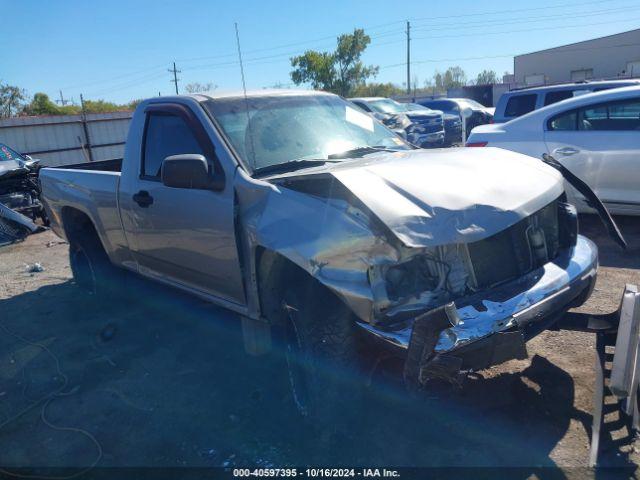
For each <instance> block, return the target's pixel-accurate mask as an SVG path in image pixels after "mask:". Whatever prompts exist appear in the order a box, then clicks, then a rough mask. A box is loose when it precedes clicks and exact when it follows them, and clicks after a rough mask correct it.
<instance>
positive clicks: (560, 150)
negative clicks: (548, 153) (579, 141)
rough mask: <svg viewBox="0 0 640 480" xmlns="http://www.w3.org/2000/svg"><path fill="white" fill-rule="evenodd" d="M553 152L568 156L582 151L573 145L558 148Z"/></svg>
mask: <svg viewBox="0 0 640 480" xmlns="http://www.w3.org/2000/svg"><path fill="white" fill-rule="evenodd" d="M553 153H554V155H564V156H565V157H568V156H569V155H575V154H576V153H580V150H578V149H577V148H573V147H562V148H556V149H555V150H554V151H553Z"/></svg>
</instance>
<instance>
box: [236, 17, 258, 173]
mask: <svg viewBox="0 0 640 480" xmlns="http://www.w3.org/2000/svg"><path fill="white" fill-rule="evenodd" d="M234 25H235V27H236V44H237V45H238V60H239V61H240V75H241V76H242V91H243V92H244V110H245V112H246V114H247V128H248V129H249V136H250V137H251V157H252V159H253V165H252V167H253V169H254V170H255V168H256V148H255V146H254V144H253V129H252V127H251V119H250V118H249V100H248V99H247V85H246V83H245V81H244V66H243V65H242V51H241V50H240V34H239V33H238V22H234Z"/></svg>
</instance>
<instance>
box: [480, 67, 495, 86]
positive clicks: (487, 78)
mask: <svg viewBox="0 0 640 480" xmlns="http://www.w3.org/2000/svg"><path fill="white" fill-rule="evenodd" d="M492 83H498V75H497V74H496V72H494V71H493V70H483V71H481V72H480V73H479V74H478V76H477V77H476V85H489V84H492Z"/></svg>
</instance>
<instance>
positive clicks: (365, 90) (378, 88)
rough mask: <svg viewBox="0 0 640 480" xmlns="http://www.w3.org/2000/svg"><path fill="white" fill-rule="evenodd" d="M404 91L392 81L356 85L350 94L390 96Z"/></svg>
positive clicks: (355, 95)
mask: <svg viewBox="0 0 640 480" xmlns="http://www.w3.org/2000/svg"><path fill="white" fill-rule="evenodd" d="M402 93H404V90H403V89H402V88H400V87H399V86H397V85H394V84H393V83H391V82H389V83H375V82H373V83H366V84H362V85H357V86H356V87H355V88H354V89H353V90H352V91H351V92H350V95H351V96H353V97H391V96H393V95H399V94H402Z"/></svg>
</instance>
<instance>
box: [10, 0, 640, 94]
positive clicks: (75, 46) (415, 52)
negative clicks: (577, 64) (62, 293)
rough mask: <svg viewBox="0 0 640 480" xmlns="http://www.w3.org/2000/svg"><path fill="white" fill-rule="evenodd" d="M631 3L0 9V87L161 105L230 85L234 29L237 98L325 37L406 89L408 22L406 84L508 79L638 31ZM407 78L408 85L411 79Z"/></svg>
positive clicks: (371, 1)
mask: <svg viewBox="0 0 640 480" xmlns="http://www.w3.org/2000/svg"><path fill="white" fill-rule="evenodd" d="M639 6H640V0H599V1H597V2H596V1H593V0H583V1H582V2H580V1H577V0H541V1H537V2H531V1H514V0H509V1H503V0H497V1H491V2H489V1H485V2H478V1H472V0H458V1H451V0H447V1H440V0H431V1H428V2H427V1H424V0H421V1H418V0H404V1H402V2H392V1H390V0H368V1H344V0H343V1H338V0H323V1H304V0H296V1H293V0H290V1H268V0H264V1H248V0H247V1H242V0H237V1H235V2H216V1H206V0H193V1H188V0H184V1H173V0H172V1H168V0H154V1H150V0H140V1H136V0H129V1H123V0H108V1H86V0H82V1H80V0H59V1H55V2H54V1H44V0H42V1H36V0H0V11H1V12H2V13H3V17H4V23H5V34H4V35H3V42H2V46H1V47H0V80H1V81H3V82H7V83H10V84H13V85H18V86H20V87H22V88H25V89H26V90H27V91H28V93H29V94H33V93H35V92H39V91H43V92H45V93H48V94H49V95H50V96H51V97H56V98H57V97H58V95H59V94H58V91H59V90H60V89H62V91H63V93H64V95H65V97H66V98H74V99H75V100H76V101H77V100H78V99H79V95H80V93H83V94H84V96H85V98H89V99H100V98H102V99H106V100H112V101H117V102H126V101H128V100H131V99H133V98H144V97H149V96H153V95H157V94H158V92H161V93H162V94H163V95H164V94H171V93H172V92H173V84H172V83H170V79H171V75H170V73H169V72H168V71H167V69H168V68H169V67H170V66H171V63H172V62H173V61H176V63H177V67H178V69H180V70H182V73H180V74H179V78H180V85H185V84H187V83H190V82H201V83H206V82H212V83H213V84H215V85H218V86H219V88H220V89H235V88H239V87H240V86H241V79H240V69H239V67H238V64H237V53H236V43H235V32H234V22H238V25H239V29H240V41H241V45H242V50H243V56H244V60H245V75H246V80H247V87H248V88H263V87H269V86H273V85H274V84H277V83H280V84H289V83H290V82H291V80H290V78H289V71H290V63H289V57H291V56H292V55H295V54H297V53H301V52H303V51H304V50H305V49H322V50H328V49H332V48H333V47H334V46H335V37H336V36H337V35H338V34H340V33H344V32H349V31H352V30H353V28H356V27H361V28H364V29H365V31H366V32H367V33H369V34H370V35H371V37H372V43H371V45H370V47H369V49H368V50H367V52H366V53H365V56H364V60H365V61H366V62H367V63H370V64H375V65H379V66H380V67H381V69H380V74H379V76H378V78H377V80H378V81H384V82H387V81H391V82H395V83H401V82H403V81H405V79H406V67H405V66H404V62H405V58H406V57H405V56H406V44H405V36H404V29H405V23H404V22H405V21H406V20H410V21H411V23H412V36H413V41H412V60H413V61H414V62H415V63H413V65H412V73H413V74H414V75H416V76H417V77H418V81H419V84H422V83H423V82H424V79H425V78H428V77H431V76H432V75H433V72H434V70H440V71H444V70H446V68H447V67H449V66H451V65H460V66H461V67H463V68H464V69H465V71H466V72H467V74H468V76H470V77H474V76H475V75H476V74H477V73H478V72H479V71H481V70H483V69H493V70H495V71H496V72H498V73H499V74H502V73H503V72H504V71H509V72H511V71H512V70H513V55H514V54H519V53H526V52H530V51H535V50H539V49H543V48H548V47H553V46H557V45H562V44H565V43H570V42H576V41H580V40H585V39H589V38H593V37H598V36H602V35H609V34H613V33H618V32H622V31H626V30H631V29H634V28H638V27H640V8H638V7H639ZM412 76H413V75H412Z"/></svg>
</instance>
